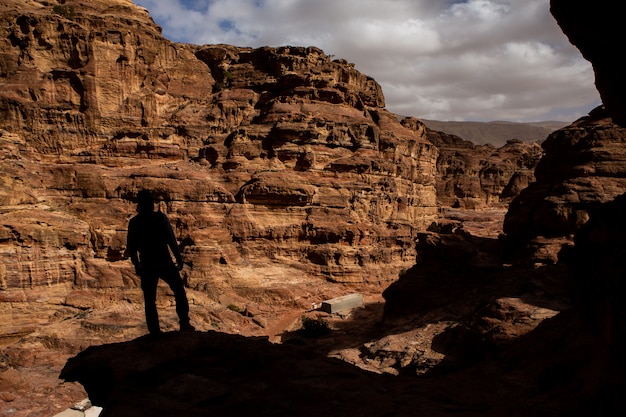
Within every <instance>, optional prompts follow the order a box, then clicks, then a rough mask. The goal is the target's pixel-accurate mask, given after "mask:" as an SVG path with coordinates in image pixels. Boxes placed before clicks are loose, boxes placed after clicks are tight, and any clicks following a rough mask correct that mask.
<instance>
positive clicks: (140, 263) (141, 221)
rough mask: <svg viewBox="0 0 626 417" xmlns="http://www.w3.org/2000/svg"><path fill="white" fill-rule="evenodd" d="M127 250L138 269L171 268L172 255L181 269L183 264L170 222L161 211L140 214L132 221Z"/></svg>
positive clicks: (129, 225) (129, 226) (129, 227)
mask: <svg viewBox="0 0 626 417" xmlns="http://www.w3.org/2000/svg"><path fill="white" fill-rule="evenodd" d="M127 248H128V253H129V255H130V259H131V261H132V263H133V265H135V268H137V269H143V268H159V267H163V266H170V265H172V254H173V255H174V257H175V259H176V262H177V264H178V266H179V267H182V264H183V259H182V257H181V255H180V251H179V249H178V243H177V242H176V238H175V236H174V231H173V230H172V226H171V225H170V221H169V219H168V218H167V216H166V215H165V214H164V213H161V212H160V211H152V212H140V213H139V214H137V215H136V216H135V217H133V218H132V219H130V222H129V223H128V237H127ZM168 248H169V249H168ZM170 251H171V254H170Z"/></svg>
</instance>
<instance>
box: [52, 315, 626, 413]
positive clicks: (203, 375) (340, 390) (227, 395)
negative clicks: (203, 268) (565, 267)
mask: <svg viewBox="0 0 626 417" xmlns="http://www.w3.org/2000/svg"><path fill="white" fill-rule="evenodd" d="M584 329H585V326H584V325H581V322H580V320H579V319H578V318H577V317H576V315H575V314H574V313H573V312H566V313H561V314H560V315H558V316H556V317H555V318H553V319H549V320H546V321H545V322H544V323H542V324H541V325H540V326H539V327H538V328H537V329H536V330H535V331H533V332H531V333H529V334H528V335H526V336H523V337H521V338H520V339H518V340H517V341H516V342H515V343H513V344H512V345H511V346H510V347H509V348H508V349H507V350H505V351H502V352H501V353H500V354H498V355H495V356H494V357H492V358H489V359H486V360H484V361H482V362H480V363H479V364H478V365H477V366H472V367H469V368H466V369H463V370H460V371H458V372H449V371H446V370H445V369H444V370H442V371H440V372H436V373H434V374H431V375H430V376H428V375H427V376H423V377H415V376H403V375H400V376H390V375H387V374H375V373H371V372H367V371H364V370H361V369H359V368H357V367H354V366H352V365H349V364H347V363H345V362H343V361H341V360H337V359H333V358H328V357H326V356H324V355H322V354H321V353H319V352H315V351H313V350H312V349H310V348H309V347H307V346H300V345H294V344H283V345H276V344H271V343H269V342H267V340H266V339H264V338H250V337H242V336H237V335H229V334H224V333H218V332H207V333H200V332H194V333H177V332H172V333H166V334H164V335H163V336H162V337H160V338H158V339H154V338H149V337H142V338H139V339H135V340H133V341H130V342H124V343H116V344H110V345H103V346H97V347H90V348H88V349H87V350H85V351H83V352H81V353H80V354H78V355H77V356H76V357H74V358H72V359H70V360H69V361H68V362H67V364H66V366H65V368H64V369H63V371H62V373H61V378H64V379H66V380H68V381H78V382H80V383H81V384H82V385H83V386H84V387H85V389H86V390H87V393H88V394H89V397H90V399H91V400H92V402H93V403H94V404H95V405H100V406H102V407H104V410H103V412H102V414H101V416H102V417H107V416H116V417H120V416H133V417H142V416H150V417H154V416H182V415H184V416H208V415H226V414H229V415H232V414H238V413H245V414H244V415H254V416H273V417H275V416H319V415H324V416H350V415H355V416H356V415H359V416H415V415H420V416H426V417H428V416H448V415H460V414H459V413H461V415H464V416H530V415H533V416H544V415H545V416H548V415H549V416H589V415H603V414H606V413H607V412H608V410H615V408H616V407H617V408H618V409H622V411H624V410H623V408H624V405H623V404H621V401H620V400H619V398H620V395H621V394H620V393H621V388H620V387H623V381H624V373H623V369H624V368H623V364H622V363H621V362H620V360H618V358H617V356H615V355H614V354H612V352H611V351H610V349H611V347H610V345H608V344H606V343H604V342H603V341H602V340H601V339H599V338H597V337H595V336H594V335H593V334H592V333H590V332H587V331H585V330H584ZM620 407H621V408H620Z"/></svg>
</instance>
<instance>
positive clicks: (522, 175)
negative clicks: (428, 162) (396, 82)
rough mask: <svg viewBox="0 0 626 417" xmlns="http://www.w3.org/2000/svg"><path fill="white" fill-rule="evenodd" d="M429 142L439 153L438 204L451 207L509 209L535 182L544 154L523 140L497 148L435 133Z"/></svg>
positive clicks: (433, 132) (430, 132)
mask: <svg viewBox="0 0 626 417" xmlns="http://www.w3.org/2000/svg"><path fill="white" fill-rule="evenodd" d="M428 139H429V140H430V141H431V142H432V143H433V144H434V145H435V146H437V148H438V149H439V157H438V158H437V201H438V202H439V204H440V205H441V206H448V207H461V208H469V209H480V208H485V207H493V206H498V205H502V206H505V205H506V204H508V203H509V202H510V201H511V200H512V199H513V198H514V197H516V196H517V195H518V194H519V193H520V191H521V190H523V189H524V188H526V187H527V186H528V184H530V183H531V182H533V181H534V180H535V177H534V169H535V167H536V166H537V163H538V162H539V159H540V158H541V154H542V150H541V147H540V146H539V144H536V143H525V142H522V141H519V140H510V141H508V142H507V143H506V144H505V145H503V146H501V147H499V148H495V147H493V146H491V145H475V144H473V143H471V142H469V141H466V140H463V139H461V138H459V137H458V136H455V135H449V134H446V133H443V132H438V131H433V130H429V131H428Z"/></svg>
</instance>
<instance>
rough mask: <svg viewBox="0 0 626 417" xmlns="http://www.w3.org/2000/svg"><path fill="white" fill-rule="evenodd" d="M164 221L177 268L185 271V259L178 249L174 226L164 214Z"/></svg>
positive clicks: (168, 244) (167, 238)
mask: <svg viewBox="0 0 626 417" xmlns="http://www.w3.org/2000/svg"><path fill="white" fill-rule="evenodd" d="M163 221H164V223H165V231H166V241H167V246H169V247H170V249H171V250H172V253H173V254H174V258H176V266H177V267H178V269H179V270H181V269H183V257H182V256H181V254H180V249H179V248H178V242H177V241H176V236H174V230H172V225H171V224H170V221H169V219H168V218H167V216H166V215H165V214H163Z"/></svg>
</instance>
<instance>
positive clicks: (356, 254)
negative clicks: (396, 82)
mask: <svg viewBox="0 0 626 417" xmlns="http://www.w3.org/2000/svg"><path fill="white" fill-rule="evenodd" d="M0 22H2V25H1V29H0V32H1V36H0V153H1V154H2V159H1V161H0V183H2V187H1V188H0V310H1V311H2V319H0V338H1V340H2V341H3V345H4V344H6V345H7V347H6V348H5V349H3V357H5V358H6V360H5V362H3V363H4V365H2V368H0V370H1V371H2V373H1V376H2V378H8V380H5V379H3V381H4V382H2V383H1V384H0V396H1V397H2V398H5V397H6V399H7V401H8V402H7V403H6V404H10V405H8V406H10V407H13V408H15V407H17V408H18V409H23V408H20V407H26V406H27V405H26V404H27V403H28V402H29V401H34V400H33V398H35V397H37V398H39V397H41V398H46V394H45V390H46V389H49V388H46V387H47V386H48V385H46V384H38V383H36V382H35V381H32V380H29V378H28V377H24V373H18V374H15V375H14V373H15V372H17V371H15V370H16V369H31V368H33V367H46V369H54V367H58V366H59V361H62V360H63V358H64V357H65V356H64V355H68V354H74V353H76V352H77V351H79V350H80V349H82V348H84V347H85V346H88V345H91V344H94V343H102V341H104V340H108V341H114V340H127V339H129V338H133V337H137V336H139V335H141V334H143V332H144V331H145V329H144V324H143V320H142V302H141V292H140V289H139V287H138V279H137V277H136V276H135V274H134V272H133V270H132V268H131V266H130V262H129V261H128V260H127V259H125V253H124V252H125V241H126V226H127V222H128V220H129V218H130V217H131V216H132V215H133V214H134V212H135V204H134V203H135V197H136V194H137V191H138V190H139V189H141V188H150V189H152V190H153V191H154V193H155V194H156V196H157V198H158V200H159V201H160V204H159V206H160V209H161V210H162V211H164V212H166V213H167V214H168V216H169V218H170V220H171V222H172V224H173V225H174V226H175V231H176V235H177V236H178V237H179V240H180V243H181V248H182V251H183V256H184V258H185V268H184V270H183V275H184V278H185V279H186V281H187V283H188V285H189V288H190V292H189V298H190V302H191V305H192V306H191V310H192V311H191V315H192V321H194V323H195V325H196V326H197V327H198V328H199V329H201V330H208V329H215V328H217V329H220V330H223V331H228V332H232V333H236V332H244V333H246V334H259V335H266V336H267V335H269V336H271V337H276V333H277V332H279V331H282V330H284V329H285V328H287V327H289V326H290V325H291V324H292V323H293V322H294V321H297V319H298V318H299V314H300V313H299V312H302V311H306V310H309V309H311V306H312V304H313V303H319V302H320V301H322V300H324V299H327V298H331V297H333V296H336V295H340V294H343V293H345V292H346V291H355V290H356V289H366V288H368V287H371V288H374V289H376V291H377V292H378V293H379V292H380V289H381V288H382V287H383V286H386V285H387V284H388V283H389V282H391V281H393V280H394V279H396V278H397V276H398V273H399V271H401V270H402V269H403V268H407V267H409V266H410V265H412V263H413V262H414V259H415V255H416V252H415V245H414V238H415V236H416V233H417V232H418V231H419V230H422V229H424V228H425V227H426V226H427V225H428V224H430V222H431V221H432V220H433V219H434V218H435V217H436V216H437V207H436V205H437V203H436V196H435V193H436V188H435V176H436V158H437V154H438V151H437V149H436V147H435V146H433V144H432V143H430V142H429V141H428V139H427V136H426V129H425V127H424V125H423V124H421V123H419V122H416V123H414V124H413V125H412V126H411V127H407V126H405V125H403V124H401V123H400V122H399V121H398V120H397V117H396V116H395V115H393V114H391V113H389V112H388V111H387V110H386V109H385V102H384V97H383V94H382V91H381V88H380V86H379V85H378V84H377V83H376V82H375V81H374V80H373V79H372V78H371V77H368V76H366V75H364V74H362V73H360V72H359V71H357V70H356V69H355V68H354V66H353V65H352V64H349V63H348V62H346V61H344V60H332V59H331V58H330V57H329V56H327V55H326V54H324V53H323V51H321V50H320V49H317V48H315V47H308V48H305V47H290V46H284V47H278V48H270V47H264V48H258V49H252V48H238V47H233V46H228V45H202V46H197V45H187V44H180V43H173V42H170V41H168V40H167V39H165V38H163V36H162V35H161V33H160V29H159V27H158V26H157V25H155V24H154V22H153V21H152V19H151V18H150V16H149V14H148V12H147V11H146V10H145V9H143V8H141V7H137V6H135V5H134V4H133V3H132V2H131V1H129V0H101V1H83V0H67V1H43V0H41V1H36V0H28V1H22V0H8V1H3V2H2V4H1V5H0ZM159 300H160V303H161V304H162V306H167V305H169V303H171V299H170V298H169V297H168V294H167V292H166V291H165V290H164V289H163V292H162V294H160V297H159ZM289 309H292V310H293V311H292V312H291V313H289ZM165 310H166V311H165V312H164V314H163V317H162V320H163V326H164V328H165V329H166V330H168V329H173V328H175V325H174V323H175V321H174V318H173V317H170V316H168V311H169V309H165ZM294 311H295V313H294ZM15 341H19V342H18V343H14V342H15ZM51 346H55V347H54V348H52V349H51V348H50V347H51ZM5 371H6V372H5ZM44 373H45V372H44ZM6 381H8V382H6ZM18 390H19V392H27V391H29V390H30V391H32V393H30V394H29V395H28V396H24V398H23V399H22V398H21V397H17V398H16V397H15V396H12V395H10V394H6V396H5V393H6V392H14V391H15V392H18ZM65 390H66V391H63V394H59V396H58V397H57V399H58V401H59V402H60V401H63V400H61V399H59V398H64V399H65V402H66V404H67V403H69V402H70V400H69V399H68V397H73V396H75V395H80V394H77V393H80V392H81V390H80V389H74V388H65ZM82 395H84V394H82ZM66 404H64V405H66ZM58 406H59V404H58V403H51V402H49V401H48V402H47V403H46V402H44V403H42V404H39V405H37V407H40V408H39V410H40V411H38V412H39V413H41V414H42V415H50V414H52V412H51V410H52V409H54V408H55V407H58ZM33 407H35V405H34V404H31V405H30V408H31V411H32V412H34V411H33V409H34V408H33Z"/></svg>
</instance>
